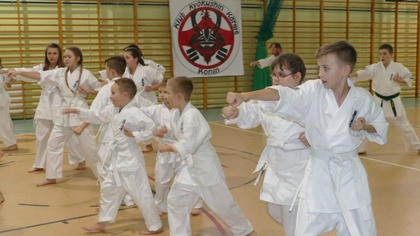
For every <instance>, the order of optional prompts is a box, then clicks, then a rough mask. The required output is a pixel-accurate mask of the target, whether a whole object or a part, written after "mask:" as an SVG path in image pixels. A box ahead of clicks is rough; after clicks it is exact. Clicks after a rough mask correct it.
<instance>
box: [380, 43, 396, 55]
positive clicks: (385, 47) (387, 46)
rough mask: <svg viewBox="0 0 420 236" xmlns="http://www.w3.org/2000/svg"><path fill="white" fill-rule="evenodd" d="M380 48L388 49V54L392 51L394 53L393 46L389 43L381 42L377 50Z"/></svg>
mask: <svg viewBox="0 0 420 236" xmlns="http://www.w3.org/2000/svg"><path fill="white" fill-rule="evenodd" d="M381 49H386V50H388V52H389V54H393V53H394V48H393V47H392V46H391V45H390V44H382V45H381V46H380V47H379V50H381Z"/></svg>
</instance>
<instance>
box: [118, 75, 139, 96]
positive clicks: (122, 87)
mask: <svg viewBox="0 0 420 236" xmlns="http://www.w3.org/2000/svg"><path fill="white" fill-rule="evenodd" d="M115 83H116V84H118V91H120V93H125V92H127V93H128V97H129V98H130V99H133V98H134V96H135V95H136V93H137V87H136V84H135V83H134V81H133V80H132V79H129V78H121V79H119V80H116V81H115Z"/></svg>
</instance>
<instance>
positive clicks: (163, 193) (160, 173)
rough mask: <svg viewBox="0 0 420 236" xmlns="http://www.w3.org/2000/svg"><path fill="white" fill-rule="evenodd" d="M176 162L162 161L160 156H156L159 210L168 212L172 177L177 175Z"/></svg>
mask: <svg viewBox="0 0 420 236" xmlns="http://www.w3.org/2000/svg"><path fill="white" fill-rule="evenodd" d="M158 155H159V154H158ZM174 165H176V162H172V163H161V160H159V157H157V158H156V165H155V191H156V194H155V204H156V206H157V208H158V209H159V211H161V212H168V207H167V205H168V200H167V198H168V194H169V187H170V184H171V179H172V178H173V177H174V176H175V168H174Z"/></svg>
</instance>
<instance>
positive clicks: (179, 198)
mask: <svg viewBox="0 0 420 236" xmlns="http://www.w3.org/2000/svg"><path fill="white" fill-rule="evenodd" d="M166 89H167V93H166V102H167V104H168V106H169V107H171V108H172V110H171V118H170V124H171V125H170V129H171V131H172V132H173V134H174V135H175V137H176V141H175V142H174V143H172V144H163V143H160V144H158V149H159V151H161V152H177V153H179V155H180V157H181V159H182V164H181V167H180V169H179V171H178V172H177V174H176V176H175V180H174V183H173V185H172V188H171V190H170V191H169V195H168V217H169V229H170V235H183V236H184V235H185V236H186V235H191V225H190V212H191V210H192V209H193V207H194V204H195V203H196V202H197V200H198V199H199V198H201V199H203V201H204V203H206V205H207V206H208V207H209V208H210V210H212V211H213V212H214V213H215V214H216V215H217V216H218V217H220V219H221V220H222V221H223V222H224V223H225V224H226V225H227V226H228V227H229V229H230V230H231V231H232V233H233V235H236V236H244V235H256V234H255V232H254V230H253V228H252V226H251V224H250V223H249V221H248V220H247V219H246V218H245V216H244V214H243V212H242V210H241V209H240V208H239V206H238V204H237V203H236V202H235V201H234V200H233V198H232V195H231V194H230V192H229V189H228V187H227V184H226V181H225V177H224V174H223V170H222V167H221V164H220V161H219V158H218V156H217V154H216V151H215V150H214V148H213V146H212V145H211V144H210V137H211V131H210V127H209V125H208V123H207V121H206V120H205V119H204V117H203V116H202V115H201V113H200V111H198V110H197V109H196V108H195V107H194V106H193V105H192V104H191V102H190V98H191V94H192V90H193V83H192V81H191V79H189V78H187V77H175V78H172V79H170V80H169V81H168V84H167V88H166Z"/></svg>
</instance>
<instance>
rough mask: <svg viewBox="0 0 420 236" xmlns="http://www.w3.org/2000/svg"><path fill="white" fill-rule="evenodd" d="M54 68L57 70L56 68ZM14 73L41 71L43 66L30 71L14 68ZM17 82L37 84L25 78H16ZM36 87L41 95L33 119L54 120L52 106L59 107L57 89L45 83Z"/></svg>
mask: <svg viewBox="0 0 420 236" xmlns="http://www.w3.org/2000/svg"><path fill="white" fill-rule="evenodd" d="M55 68H58V66H56V67H55ZM14 69H15V70H16V71H38V72H40V71H43V69H44V64H39V65H36V66H34V67H32V68H31V69H29V68H14ZM16 79H17V80H22V81H26V82H37V81H36V80H33V79H29V78H25V77H23V76H20V75H18V76H16ZM38 85H39V86H40V87H41V95H40V96H39V102H38V106H37V107H36V111H35V116H34V119H43V120H54V119H53V116H54V115H55V112H53V109H54V107H53V104H56V106H59V105H60V100H61V99H60V96H59V94H58V93H57V92H58V88H57V87H56V86H55V85H53V84H51V83H47V82H45V81H44V82H42V83H41V82H38Z"/></svg>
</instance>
